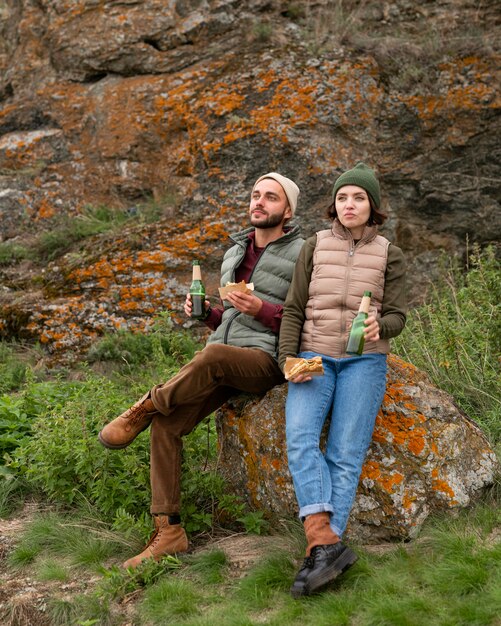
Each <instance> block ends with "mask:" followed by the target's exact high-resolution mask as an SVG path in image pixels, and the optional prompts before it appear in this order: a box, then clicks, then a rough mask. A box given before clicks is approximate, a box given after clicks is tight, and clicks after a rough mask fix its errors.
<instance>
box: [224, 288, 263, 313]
mask: <svg viewBox="0 0 501 626" xmlns="http://www.w3.org/2000/svg"><path fill="white" fill-rule="evenodd" d="M226 299H227V300H228V302H229V303H230V304H231V305H232V306H234V307H235V309H237V310H238V311H240V313H246V314H247V315H252V317H256V315H257V314H258V313H259V311H260V310H261V307H262V306H263V301H262V300H261V299H260V298H258V297H257V296H255V295H253V294H252V293H243V292H242V291H232V292H231V293H229V294H228V295H227V296H226Z"/></svg>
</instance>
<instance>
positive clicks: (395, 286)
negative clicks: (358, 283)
mask: <svg viewBox="0 0 501 626" xmlns="http://www.w3.org/2000/svg"><path fill="white" fill-rule="evenodd" d="M316 243H317V236H316V235H313V236H312V237H309V238H308V239H307V240H306V241H305V243H304V244H303V247H302V249H301V252H300V253H299V257H298V259H297V263H296V267H295V269H294V275H293V278H292V283H291V286H290V289H289V292H288V294H287V298H286V300H285V304H284V314H283V318H282V324H281V328H280V340H279V365H280V367H281V369H282V370H283V368H284V364H285V359H286V357H288V356H292V357H295V356H297V354H298V352H299V351H300V344H301V332H302V328H303V324H304V321H305V310H306V304H307V302H308V299H309V284H310V281H311V275H312V272H313V253H314V251H315V246H316ZM406 311H407V303H406V293H405V259H404V255H403V253H402V251H401V250H400V248H398V247H397V246H394V245H393V244H390V245H389V247H388V257H387V265H386V271H385V284H384V296H383V303H382V309H381V317H380V318H379V319H378V322H379V328H380V330H379V334H380V337H381V339H390V338H391V337H396V336H397V335H399V334H400V333H401V332H402V330H403V328H404V326H405V322H406ZM339 356H343V355H339Z"/></svg>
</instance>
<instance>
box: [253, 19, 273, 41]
mask: <svg viewBox="0 0 501 626" xmlns="http://www.w3.org/2000/svg"><path fill="white" fill-rule="evenodd" d="M272 34H273V26H272V25H271V24H270V22H255V23H254V25H253V26H252V35H253V37H254V39H255V40H256V41H259V42H261V43H265V42H268V41H270V39H271V36H272Z"/></svg>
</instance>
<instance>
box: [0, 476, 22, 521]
mask: <svg viewBox="0 0 501 626" xmlns="http://www.w3.org/2000/svg"><path fill="white" fill-rule="evenodd" d="M0 470H3V472H2V471H0V518H7V517H9V516H11V515H12V514H14V513H15V512H17V511H18V510H19V509H20V508H21V507H22V505H23V500H24V496H25V495H26V492H27V489H26V486H25V485H24V484H23V482H22V481H21V480H19V478H17V477H16V476H14V475H12V473H10V472H9V471H8V470H7V468H5V467H4V466H2V465H0Z"/></svg>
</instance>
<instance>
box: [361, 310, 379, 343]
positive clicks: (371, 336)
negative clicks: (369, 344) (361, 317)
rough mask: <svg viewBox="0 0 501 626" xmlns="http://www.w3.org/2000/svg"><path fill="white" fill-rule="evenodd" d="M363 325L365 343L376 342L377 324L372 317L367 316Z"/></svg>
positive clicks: (377, 337)
mask: <svg viewBox="0 0 501 626" xmlns="http://www.w3.org/2000/svg"><path fill="white" fill-rule="evenodd" d="M364 324H365V329H364V335H365V341H377V340H378V339H379V323H378V321H377V319H376V318H375V317H374V315H369V317H368V318H367V319H366V320H365V322H364Z"/></svg>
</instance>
